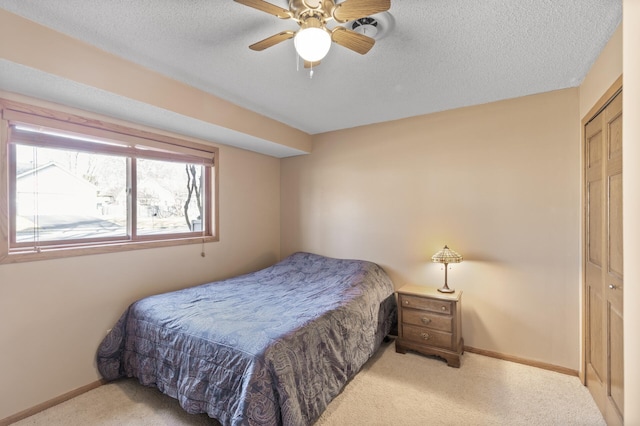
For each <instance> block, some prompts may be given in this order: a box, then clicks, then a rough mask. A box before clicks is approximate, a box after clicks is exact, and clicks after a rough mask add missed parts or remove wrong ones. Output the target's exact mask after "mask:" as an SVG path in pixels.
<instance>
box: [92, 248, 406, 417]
mask: <svg viewBox="0 0 640 426" xmlns="http://www.w3.org/2000/svg"><path fill="white" fill-rule="evenodd" d="M393 291H394V290H393V285H392V283H391V280H390V279H389V277H388V276H387V274H386V273H385V272H384V271H383V270H382V268H380V267H379V266H378V265H376V264H374V263H371V262H366V261H361V260H343V259H332V258H327V257H323V256H319V255H315V254H310V253H296V254H293V255H291V256H289V257H288V258H286V259H284V260H283V261H281V262H279V263H277V264H275V265H274V266H271V267H269V268H266V269H263V270H260V271H257V272H254V273H251V274H247V275H243V276H239V277H235V278H232V279H228V280H224V281H218V282H213V283H209V284H204V285H200V286H197V287H192V288H187V289H184V290H180V291H175V292H171V293H167V294H161V295H157V296H151V297H147V298H145V299H142V300H139V301H137V302H135V303H133V304H132V305H131V306H130V307H129V308H128V309H127V311H126V312H125V313H124V314H123V315H122V317H121V318H120V319H119V321H118V322H117V324H116V325H115V326H114V328H113V329H112V330H111V332H110V333H109V334H108V335H107V337H106V338H105V339H104V341H103V342H102V344H101V345H100V347H99V349H98V360H97V361H98V369H99V371H100V373H101V374H102V375H103V377H104V378H105V379H108V380H114V379H117V378H120V377H137V378H138V379H139V381H140V382H141V383H142V384H144V385H149V386H156V387H157V388H158V389H160V391H162V392H164V393H165V394H167V395H169V396H171V397H174V398H177V399H178V401H179V402H180V405H181V406H182V407H183V408H184V409H185V410H186V411H187V412H189V413H202V412H206V413H208V414H209V416H210V417H213V418H216V419H218V420H219V421H220V422H221V423H222V424H223V425H280V424H282V425H295V426H300V425H309V424H312V423H314V422H315V420H316V419H317V418H318V417H319V416H320V414H322V412H323V411H324V409H325V408H326V407H327V405H328V404H329V402H330V401H331V400H332V399H333V398H334V397H335V396H336V395H337V394H338V393H339V392H340V391H341V390H342V388H343V386H344V385H345V384H346V382H347V381H348V380H349V379H350V378H351V377H353V376H354V375H355V374H356V373H357V372H358V370H359V369H360V368H361V367H362V365H363V364H364V363H365V362H366V361H367V360H368V359H369V358H370V357H371V355H373V354H374V353H375V351H376V350H377V349H378V347H379V346H380V343H381V341H382V339H383V338H384V337H385V336H386V335H387V333H388V332H389V330H390V327H391V324H392V322H393V321H394V320H395V317H394V316H395V313H396V309H395V303H396V302H395V298H394V296H393Z"/></svg>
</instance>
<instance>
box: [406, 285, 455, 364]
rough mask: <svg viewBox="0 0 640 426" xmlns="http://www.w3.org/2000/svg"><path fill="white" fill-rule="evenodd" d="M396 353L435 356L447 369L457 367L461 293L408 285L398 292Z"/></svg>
mask: <svg viewBox="0 0 640 426" xmlns="http://www.w3.org/2000/svg"><path fill="white" fill-rule="evenodd" d="M397 293H398V306H399V308H400V309H399V311H398V338H397V339H396V352H398V353H401V354H404V353H406V352H407V351H408V350H411V351H415V352H419V353H421V354H423V355H436V356H439V357H441V358H444V359H445V360H447V365H449V366H450V367H460V357H461V356H462V354H463V352H464V340H463V339H462V321H461V311H462V291H459V290H456V292H455V293H440V292H439V291H438V290H437V289H436V288H433V287H427V286H422V285H413V284H407V285H405V286H403V287H402V288H400V289H399V290H398V291H397Z"/></svg>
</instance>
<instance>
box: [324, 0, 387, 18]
mask: <svg viewBox="0 0 640 426" xmlns="http://www.w3.org/2000/svg"><path fill="white" fill-rule="evenodd" d="M390 8H391V0H347V1H345V2H343V3H339V4H337V5H336V6H335V7H334V9H333V18H334V19H335V20H336V21H338V22H347V21H353V20H356V19H360V18H364V17H366V16H369V15H375V14H376V13H380V12H386V11H387V10H389V9H390Z"/></svg>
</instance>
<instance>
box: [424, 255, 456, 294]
mask: <svg viewBox="0 0 640 426" xmlns="http://www.w3.org/2000/svg"><path fill="white" fill-rule="evenodd" d="M431 261H432V262H434V263H444V286H443V287H441V288H439V289H438V291H439V292H441V293H453V292H455V290H454V289H451V288H449V286H448V285H447V265H449V263H460V262H462V256H460V255H459V254H458V253H456V252H455V251H453V250H451V249H450V248H449V247H447V246H444V248H443V249H442V250H440V251H439V252H437V253H436V254H434V255H433V256H431Z"/></svg>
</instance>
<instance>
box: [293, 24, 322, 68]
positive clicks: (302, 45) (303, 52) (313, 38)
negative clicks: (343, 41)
mask: <svg viewBox="0 0 640 426" xmlns="http://www.w3.org/2000/svg"><path fill="white" fill-rule="evenodd" d="M293 44H294V46H295V47H296V52H298V55H300V57H301V58H302V59H304V60H305V61H308V62H317V61H320V60H322V58H324V57H325V56H327V53H329V49H330V48H331V36H330V35H329V33H328V32H327V31H325V30H323V29H321V28H315V27H310V28H304V29H302V30H300V31H298V32H297V34H296V35H295V37H294V38H293Z"/></svg>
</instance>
